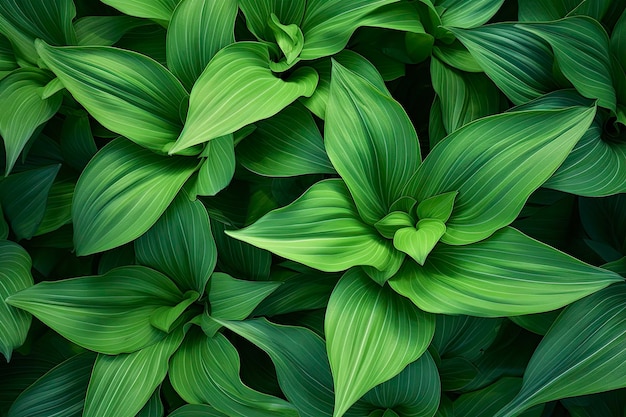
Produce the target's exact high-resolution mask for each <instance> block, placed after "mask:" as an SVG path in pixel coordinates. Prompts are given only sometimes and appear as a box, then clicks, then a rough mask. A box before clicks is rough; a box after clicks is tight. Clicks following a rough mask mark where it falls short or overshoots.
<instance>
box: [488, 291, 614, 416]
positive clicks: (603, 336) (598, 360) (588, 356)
mask: <svg viewBox="0 0 626 417" xmlns="http://www.w3.org/2000/svg"><path fill="white" fill-rule="evenodd" d="M625 309H626V285H624V284H623V283H621V284H617V285H611V286H610V287H607V288H605V289H603V290H601V291H598V292H596V293H595V294H593V295H590V296H589V297H586V298H584V299H582V300H580V301H578V302H576V303H574V304H572V305H571V306H569V307H568V308H566V309H565V310H564V311H563V313H561V315H560V316H559V317H558V318H557V319H556V321H555V322H554V324H553V325H552V327H551V328H550V330H549V331H548V333H547V334H546V336H545V337H544V338H543V340H542V341H541V343H540V344H539V346H538V347H537V349H536V350H535V353H534V354H533V357H532V358H531V360H530V363H529V364H528V368H527V369H526V372H525V374H524V383H523V385H522V389H521V391H520V392H519V394H518V395H517V397H515V398H514V399H513V400H512V401H511V402H510V403H509V404H508V405H507V406H506V407H504V408H503V409H501V410H500V411H499V412H498V413H497V414H496V416H497V417H512V416H517V415H518V414H519V413H520V412H521V411H523V410H525V409H527V408H529V407H532V406H533V405H535V404H540V403H543V402H548V401H552V400H556V399H560V398H565V397H574V396H579V395H586V394H592V393H596V392H602V391H609V390H612V389H617V388H622V387H626V360H625V356H626V349H625V348H624V337H625V335H626V321H625V320H624V311H625Z"/></svg>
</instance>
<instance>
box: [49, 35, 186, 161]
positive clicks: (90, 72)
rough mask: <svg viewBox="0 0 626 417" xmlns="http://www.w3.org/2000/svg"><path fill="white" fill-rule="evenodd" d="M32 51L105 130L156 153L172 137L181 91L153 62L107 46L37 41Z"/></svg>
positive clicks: (177, 128)
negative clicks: (52, 43) (66, 44)
mask: <svg viewBox="0 0 626 417" xmlns="http://www.w3.org/2000/svg"><path fill="white" fill-rule="evenodd" d="M37 51H38V52H39V55H40V56H41V59H42V60H43V61H44V62H45V64H46V65H47V66H48V68H50V69H51V70H52V71H53V72H54V73H55V74H56V75H57V77H59V79H60V80H61V81H62V82H63V85H64V86H65V88H67V89H68V91H69V92H70V93H72V96H74V98H75V99H76V100H77V101H78V102H79V103H80V104H82V105H83V107H85V109H86V110H87V111H88V112H89V113H90V114H91V115H92V116H93V117H94V118H95V119H96V120H97V121H98V122H100V123H101V124H102V125H103V126H104V127H106V128H107V129H109V130H112V131H113V132H116V133H119V134H120V135H123V136H126V137H127V138H129V139H130V140H132V141H134V142H135V143H137V144H139V145H141V146H144V147H146V148H148V149H152V150H154V151H162V150H163V148H164V147H165V146H166V145H167V144H169V143H171V142H173V141H175V140H176V138H177V137H178V135H179V133H180V131H181V129H182V121H181V118H184V113H182V112H183V110H184V106H186V102H187V98H188V96H187V92H186V91H185V89H184V88H183V86H182V84H181V83H180V81H178V80H177V79H176V77H174V76H173V75H172V73H170V72H169V71H168V70H167V69H166V68H165V67H163V66H162V65H160V64H159V63H158V62H156V61H154V60H152V59H150V58H148V57H147V56H145V55H141V54H139V53H136V52H131V51H126V50H122V49H118V48H112V47H108V46H74V47H60V48H55V47H52V46H49V45H46V44H45V43H43V42H41V41H38V42H37ZM181 113H182V114H181Z"/></svg>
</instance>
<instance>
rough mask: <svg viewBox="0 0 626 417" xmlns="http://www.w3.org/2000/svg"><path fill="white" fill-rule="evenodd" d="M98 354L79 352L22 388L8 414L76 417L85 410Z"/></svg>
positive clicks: (10, 416)
mask: <svg viewBox="0 0 626 417" xmlns="http://www.w3.org/2000/svg"><path fill="white" fill-rule="evenodd" d="M94 360H95V355H94V354H93V353H83V354H81V355H76V356H74V357H72V358H70V359H68V360H66V361H65V362H63V363H61V364H60V365H58V366H56V367H54V368H53V369H52V370H50V371H49V372H47V373H46V374H45V375H44V376H42V377H41V378H39V379H38V380H37V381H35V383H33V384H32V385H31V386H30V387H28V388H27V389H25V390H24V391H22V393H21V394H20V396H19V397H17V399H16V400H15V402H14V403H13V405H12V406H11V409H10V410H9V414H8V416H9V417H50V416H55V417H75V416H79V415H81V414H82V411H83V405H84V402H85V394H86V392H87V385H88V384H89V377H90V376H91V369H92V368H93V363H94Z"/></svg>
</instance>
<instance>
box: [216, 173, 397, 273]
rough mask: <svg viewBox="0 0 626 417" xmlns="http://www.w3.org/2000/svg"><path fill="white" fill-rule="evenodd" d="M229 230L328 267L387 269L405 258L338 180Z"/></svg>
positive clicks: (249, 240)
mask: <svg viewBox="0 0 626 417" xmlns="http://www.w3.org/2000/svg"><path fill="white" fill-rule="evenodd" d="M226 234H227V235H229V236H232V237H234V238H236V239H240V240H243V241H244V242H247V243H250V244H252V245H255V246H258V247H260V248H263V249H267V250H270V251H272V252H274V253H276V254H277V255H279V256H282V257H285V258H287V259H291V260H294V261H296V262H300V263H302V264H304V265H307V266H310V267H311V268H316V269H320V270H322V271H326V272H338V271H343V270H345V269H348V268H350V267H352V266H355V265H370V266H372V267H374V268H377V269H378V270H380V271H384V270H387V269H388V268H391V267H393V266H394V265H398V264H399V263H400V262H401V261H402V257H403V256H402V255H401V254H400V253H399V252H398V251H396V250H395V248H394V247H393V245H392V243H391V241H389V240H387V239H385V238H383V237H382V236H380V235H379V234H378V232H377V231H376V229H375V228H373V227H371V226H369V225H367V224H365V223H363V222H362V221H361V219H360V217H359V214H358V212H357V210H356V207H355V206H354V202H353V201H352V197H351V196H350V193H349V191H348V189H347V187H346V186H345V185H344V183H343V181H341V180H338V179H331V180H325V181H321V182H319V183H317V184H315V185H313V186H312V187H311V188H309V189H308V190H307V191H306V192H305V193H304V194H303V195H302V196H301V197H300V198H299V199H298V200H296V201H295V202H293V203H292V204H290V205H288V206H286V207H283V208H280V209H278V210H274V211H271V212H270V213H268V214H266V215H265V216H263V217H262V218H261V219H259V220H258V221H257V222H256V223H254V224H253V225H251V226H248V227H247V228H245V229H241V230H237V231H227V232H226Z"/></svg>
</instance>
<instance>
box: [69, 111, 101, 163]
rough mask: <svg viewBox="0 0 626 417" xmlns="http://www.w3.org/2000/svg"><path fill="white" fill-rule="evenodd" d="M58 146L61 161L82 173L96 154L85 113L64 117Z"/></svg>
mask: <svg viewBox="0 0 626 417" xmlns="http://www.w3.org/2000/svg"><path fill="white" fill-rule="evenodd" d="M60 145H61V153H62V155H63V160H64V161H65V162H67V164H68V165H70V166H71V167H72V168H74V169H76V170H77V171H79V172H82V171H83V169H85V166H87V164H88V163H89V161H90V160H91V158H93V156H94V155H95V154H96V152H98V148H97V147H96V142H95V140H94V137H93V133H92V132H91V124H90V122H89V116H88V114H87V112H85V111H76V113H73V114H69V115H67V116H66V117H65V121H64V122H63V128H62V129H61V140H60Z"/></svg>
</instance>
